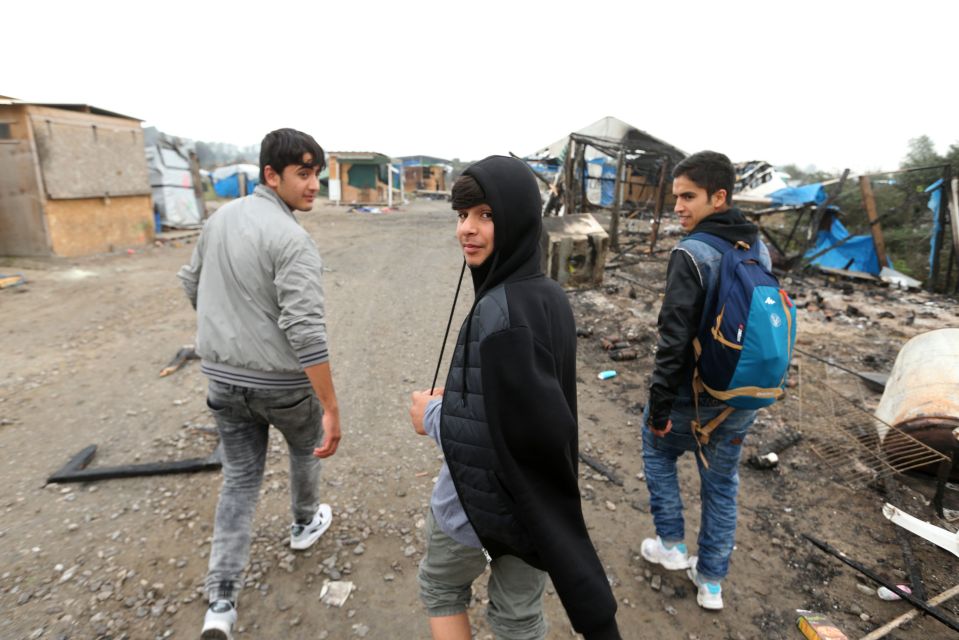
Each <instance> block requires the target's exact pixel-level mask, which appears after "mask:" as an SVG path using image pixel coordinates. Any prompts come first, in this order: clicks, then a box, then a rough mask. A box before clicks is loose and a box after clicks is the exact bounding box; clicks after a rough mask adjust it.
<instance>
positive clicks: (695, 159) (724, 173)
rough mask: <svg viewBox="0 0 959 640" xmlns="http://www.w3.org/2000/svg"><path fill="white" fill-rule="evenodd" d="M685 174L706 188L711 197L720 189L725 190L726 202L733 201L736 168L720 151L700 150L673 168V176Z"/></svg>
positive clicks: (730, 202)
mask: <svg viewBox="0 0 959 640" xmlns="http://www.w3.org/2000/svg"><path fill="white" fill-rule="evenodd" d="M680 176H686V177H687V178H689V179H690V180H692V181H693V182H695V183H696V184H697V185H698V186H700V187H702V188H703V189H705V190H706V195H707V196H709V197H712V195H713V194H714V193H716V192H717V191H719V190H720V189H725V190H726V204H730V205H731V204H732V203H733V188H734V187H735V186H736V168H735V167H733V163H732V162H730V161H729V158H727V157H726V156H725V155H723V154H722V153H717V152H716V151H700V152H699V153H694V154H693V155H691V156H689V157H688V158H686V159H685V160H683V161H682V162H680V163H679V164H677V165H676V168H675V169H673V177H674V178H678V177H680Z"/></svg>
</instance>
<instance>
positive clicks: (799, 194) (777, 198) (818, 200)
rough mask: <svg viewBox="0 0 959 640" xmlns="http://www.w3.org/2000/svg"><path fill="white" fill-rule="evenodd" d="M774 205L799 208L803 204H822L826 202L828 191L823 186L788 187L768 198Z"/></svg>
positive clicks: (816, 184)
mask: <svg viewBox="0 0 959 640" xmlns="http://www.w3.org/2000/svg"><path fill="white" fill-rule="evenodd" d="M767 197H768V198H769V199H770V200H772V201H773V204H776V205H781V206H799V205H802V204H822V203H823V202H825V201H826V189H825V188H824V187H823V186H822V184H820V183H818V182H815V183H813V184H804V185H802V186H801V187H786V188H785V189H779V190H778V191H773V192H772V193H770V194H769V195H768V196H767Z"/></svg>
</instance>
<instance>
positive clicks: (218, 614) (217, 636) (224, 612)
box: [200, 600, 236, 640]
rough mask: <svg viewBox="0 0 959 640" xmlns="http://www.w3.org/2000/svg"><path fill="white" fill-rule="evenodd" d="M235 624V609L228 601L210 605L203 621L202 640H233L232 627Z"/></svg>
mask: <svg viewBox="0 0 959 640" xmlns="http://www.w3.org/2000/svg"><path fill="white" fill-rule="evenodd" d="M235 624H236V607H234V606H233V603H231V602H230V601H229V600H216V601H214V602H211V603H210V608H209V609H207V610H206V617H205V618H204V619H203V633H202V634H201V635H200V638H202V640H233V625H235Z"/></svg>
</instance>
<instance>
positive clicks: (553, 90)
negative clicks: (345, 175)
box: [0, 0, 959, 171]
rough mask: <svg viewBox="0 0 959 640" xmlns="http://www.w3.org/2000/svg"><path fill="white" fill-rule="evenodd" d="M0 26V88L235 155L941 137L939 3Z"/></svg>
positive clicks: (486, 5)
mask: <svg viewBox="0 0 959 640" xmlns="http://www.w3.org/2000/svg"><path fill="white" fill-rule="evenodd" d="M647 5H649V6H647ZM723 5H726V6H727V8H724V7H723ZM279 7H283V8H279ZM732 7H735V8H732ZM3 23H4V25H5V27H4V30H3V36H2V37H0V60H2V61H3V62H2V66H0V69H2V71H0V95H9V96H13V97H16V98H20V99H24V100H31V101H40V102H76V103H87V104H92V105H95V106H98V107H102V108H104V109H108V110H111V111H117V112H120V113H124V114H127V115H132V116H135V117H138V118H141V119H143V120H145V121H146V123H147V124H150V125H154V126H157V127H158V128H160V129H161V130H163V131H166V132H168V133H170V134H173V135H178V136H183V137H188V138H193V139H197V140H208V141H220V142H230V143H233V144H237V145H239V146H244V145H248V144H253V143H256V142H259V140H260V139H261V138H262V137H263V134H265V133H266V132H267V131H269V130H271V129H275V128H278V127H284V126H289V127H295V128H298V129H302V130H304V131H307V132H309V133H311V134H313V135H314V136H315V137H316V139H317V140H318V141H319V142H320V144H321V145H322V146H323V147H324V148H325V149H327V150H328V151H332V150H364V151H369V150H372V151H379V152H382V153H385V154H388V155H392V156H402V155H414V154H424V155H434V156H440V157H446V158H453V157H458V158H461V159H479V158H482V157H484V156H486V155H489V154H493V153H507V152H509V151H513V152H515V153H518V154H527V153H530V152H532V151H535V150H536V149H538V148H540V147H542V146H545V145H547V144H549V143H551V142H553V141H555V140H557V139H559V138H561V137H563V136H565V135H566V134H568V133H569V132H571V131H574V130H576V129H579V128H582V127H584V126H586V125H587V124H590V123H592V122H593V121H595V120H598V119H599V118H601V117H603V116H607V115H612V116H616V117H618V118H620V119H622V120H625V121H626V122H629V123H630V124H632V125H634V126H636V127H637V128H639V129H642V130H644V131H647V132H648V133H650V134H652V135H654V136H657V137H659V138H661V139H663V140H665V141H667V142H669V143H671V144H673V145H675V146H677V147H679V148H681V149H683V150H684V151H686V152H694V151H698V150H701V149H707V148H709V149H714V150H717V151H722V152H725V153H726V154H728V155H729V156H730V157H731V158H732V159H733V160H736V161H739V160H750V159H765V160H768V161H769V162H772V163H773V164H785V163H797V164H799V165H800V166H806V165H809V164H814V165H816V166H817V167H819V168H821V169H826V170H832V169H841V168H842V167H847V166H848V167H850V168H852V169H853V170H854V171H864V170H872V169H892V168H895V167H897V166H898V164H899V161H900V160H901V158H902V157H903V155H904V154H905V152H906V148H907V143H908V141H909V139H910V138H914V137H917V136H919V135H923V134H925V135H928V136H930V137H931V138H932V140H933V141H934V142H935V144H936V147H937V150H938V151H939V152H940V153H944V152H945V151H946V149H947V148H948V147H949V145H950V144H953V143H956V142H959V117H957V114H959V108H957V105H959V100H957V98H959V83H957V80H956V72H955V60H956V51H957V45H956V36H955V29H956V25H957V24H959V2H955V0H946V1H941V0H940V1H926V0H910V1H909V2H902V1H901V0H897V1H896V2H886V1H874V2H853V1H850V2H843V1H842V0H838V1H837V0H833V1H831V2H820V1H819V0H806V1H804V2H796V1H793V2H788V3H783V2H773V1H766V2H752V1H749V2H730V3H724V2H715V1H714V2H699V1H694V0H673V1H671V2H658V3H655V4H653V3H641V2H634V1H630V0H626V1H625V2H624V1H623V0H620V1H618V2H604V1H601V0H593V1H591V2H575V3H566V2H560V1H553V2H538V1H526V0H510V1H508V2H500V1H498V0H483V1H477V0H474V1H472V2H454V1H452V0H449V1H444V0H432V1H425V0H417V1H415V2H414V1H409V2H402V1H399V0H394V1H392V2H379V1H376V0H365V1H364V2H350V1H349V0H347V1H344V2H251V3H247V2H239V1H234V2H229V3H226V2H206V1H202V0H194V1H191V2H180V1H178V0H176V1H168V2H162V3H157V2H151V3H138V2H135V1H134V2H129V1H128V2H116V3H107V2H96V1H86V2H76V1H75V0H73V1H70V2H60V1H59V0H48V1H44V2H16V3H8V4H7V6H6V7H5V8H4V11H3Z"/></svg>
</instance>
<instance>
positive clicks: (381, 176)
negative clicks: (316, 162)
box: [327, 151, 390, 204]
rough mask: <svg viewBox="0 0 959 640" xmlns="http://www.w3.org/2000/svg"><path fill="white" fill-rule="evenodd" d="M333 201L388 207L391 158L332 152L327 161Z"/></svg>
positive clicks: (363, 152)
mask: <svg viewBox="0 0 959 640" xmlns="http://www.w3.org/2000/svg"><path fill="white" fill-rule="evenodd" d="M327 165H328V166H329V171H330V177H329V190H330V200H332V201H334V202H336V203H337V204H339V203H343V204H386V203H387V202H388V199H389V182H388V180H389V170H390V169H389V167H390V159H389V157H387V156H385V155H383V154H382V153H376V152H373V151H333V152H331V153H330V154H329V156H328V158H327Z"/></svg>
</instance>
